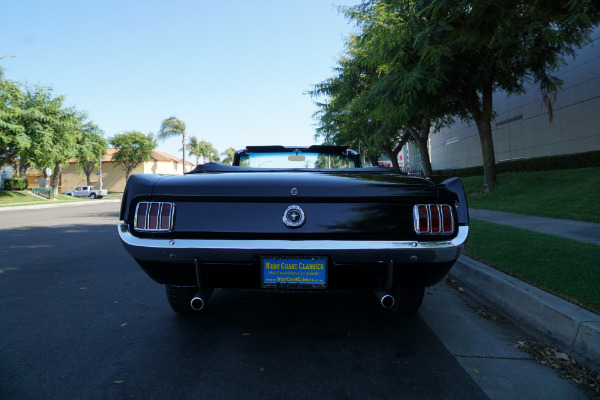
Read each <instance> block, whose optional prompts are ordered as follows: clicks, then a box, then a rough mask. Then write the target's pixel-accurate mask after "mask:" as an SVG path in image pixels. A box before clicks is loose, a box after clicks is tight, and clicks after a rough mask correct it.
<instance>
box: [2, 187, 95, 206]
mask: <svg viewBox="0 0 600 400" xmlns="http://www.w3.org/2000/svg"><path fill="white" fill-rule="evenodd" d="M86 200H89V199H80V198H76V197H71V196H67V195H64V194H59V195H58V196H57V197H56V199H55V200H49V199H44V198H42V197H38V196H35V195H33V194H31V192H29V191H27V190H15V191H12V190H0V207H2V206H7V207H9V206H15V205H20V204H23V205H26V204H27V203H32V202H35V203H40V204H42V203H52V204H57V203H68V202H74V201H86Z"/></svg>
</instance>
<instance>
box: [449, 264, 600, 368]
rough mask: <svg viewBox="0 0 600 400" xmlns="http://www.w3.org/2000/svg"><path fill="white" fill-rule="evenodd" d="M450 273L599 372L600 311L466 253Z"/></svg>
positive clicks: (475, 293)
mask: <svg viewBox="0 0 600 400" xmlns="http://www.w3.org/2000/svg"><path fill="white" fill-rule="evenodd" d="M449 276H450V277H451V278H453V279H455V280H456V281H457V282H459V283H460V284H461V285H462V286H463V288H464V289H465V292H466V293H468V294H469V295H471V296H472V297H473V298H475V299H476V300H478V301H480V302H482V303H484V304H486V305H488V306H489V307H491V308H493V309H495V310H496V311H498V312H500V313H501V314H503V315H504V316H505V317H507V318H508V319H510V320H512V321H513V322H514V323H516V324H517V325H519V326H522V327H523V328H524V329H525V330H526V331H529V332H532V333H534V334H536V335H538V336H539V337H540V338H542V339H543V340H545V341H547V342H548V344H551V345H553V346H555V347H557V348H558V349H560V350H561V351H563V352H565V353H566V354H568V355H569V356H571V357H572V358H574V359H575V360H576V361H577V362H578V363H581V364H583V365H585V366H587V367H589V368H591V369H593V370H595V371H597V372H600V315H598V314H595V313H593V312H591V311H588V310H586V309H584V308H582V307H580V306H577V305H575V304H573V303H570V302H568V301H566V300H563V299H561V298H560V297H557V296H554V295H552V294H550V293H547V292H545V291H543V290H541V289H539V288H537V287H535V286H532V285H529V284H527V283H525V282H523V281H521V280H519V279H517V278H515V277H512V276H510V275H507V274H505V273H503V272H500V271H498V270H496V269H494V268H492V267H490V266H487V265H485V264H482V263H480V262H478V261H476V260H473V259H471V258H469V257H466V256H461V257H460V258H459V259H458V261H457V262H456V264H455V265H454V267H453V268H452V269H451V270H450V273H449Z"/></svg>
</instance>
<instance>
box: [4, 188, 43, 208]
mask: <svg viewBox="0 0 600 400" xmlns="http://www.w3.org/2000/svg"><path fill="white" fill-rule="evenodd" d="M30 201H41V202H43V201H46V199H42V198H40V197H37V196H34V195H32V194H31V193H29V192H28V191H25V190H15V191H12V190H0V205H2V204H7V203H25V202H30Z"/></svg>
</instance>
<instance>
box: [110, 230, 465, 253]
mask: <svg viewBox="0 0 600 400" xmlns="http://www.w3.org/2000/svg"><path fill="white" fill-rule="evenodd" d="M118 231H119V236H120V237H121V240H122V242H123V245H124V246H125V249H126V250H127V252H129V254H131V255H132V256H133V257H134V258H136V259H139V260H144V261H153V262H165V263H168V262H179V263H181V262H183V263H187V262H189V263H193V262H194V260H195V259H196V258H200V259H202V260H204V261H210V262H224V263H247V262H251V261H252V260H253V259H254V258H255V257H256V256H257V255H298V256H301V255H312V256H329V257H331V258H332V260H333V261H334V262H337V263H366V262H379V261H386V262H387V261H389V260H393V261H394V263H432V262H435V263H439V262H449V261H454V260H456V259H457V258H458V256H459V255H460V254H461V253H462V251H463V249H464V245H465V241H466V240H467V236H468V233H469V227H467V226H460V227H458V235H457V236H456V237H455V238H454V239H452V240H448V241H435V242H429V241H427V242H425V241H369V240H356V241H351V240H223V239H172V240H171V239H146V238H138V237H135V236H133V235H132V234H131V232H129V227H128V225H127V224H119V226H118Z"/></svg>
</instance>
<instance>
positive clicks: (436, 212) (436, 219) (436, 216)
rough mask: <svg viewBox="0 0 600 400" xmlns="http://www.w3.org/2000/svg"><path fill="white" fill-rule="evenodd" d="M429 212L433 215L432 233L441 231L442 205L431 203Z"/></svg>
mask: <svg viewBox="0 0 600 400" xmlns="http://www.w3.org/2000/svg"><path fill="white" fill-rule="evenodd" d="M429 212H430V215H431V233H440V232H441V231H442V227H441V226H440V207H438V206H437V205H436V204H431V205H430V206H429Z"/></svg>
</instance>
